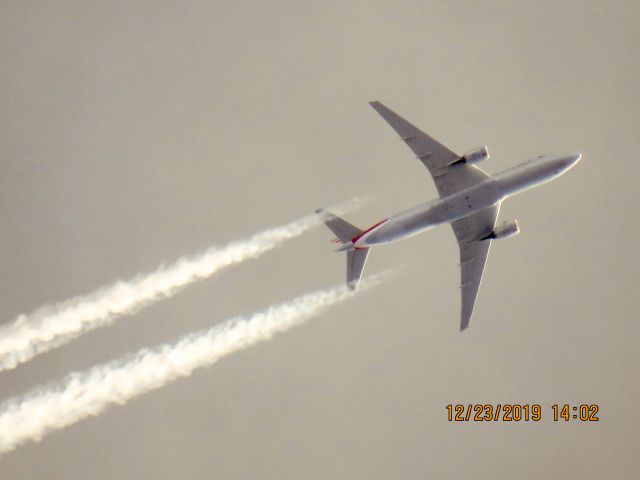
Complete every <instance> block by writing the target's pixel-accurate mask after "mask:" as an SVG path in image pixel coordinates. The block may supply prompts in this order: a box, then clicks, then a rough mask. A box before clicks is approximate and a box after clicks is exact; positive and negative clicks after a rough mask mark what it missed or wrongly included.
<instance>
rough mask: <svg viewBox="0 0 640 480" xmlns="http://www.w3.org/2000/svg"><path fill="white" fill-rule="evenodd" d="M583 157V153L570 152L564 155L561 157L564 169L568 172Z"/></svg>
mask: <svg viewBox="0 0 640 480" xmlns="http://www.w3.org/2000/svg"><path fill="white" fill-rule="evenodd" d="M581 158H582V154H581V153H570V154H568V155H563V156H562V157H560V159H559V160H560V165H561V166H562V171H563V172H566V171H567V170H569V169H570V168H571V167H573V166H574V165H575V164H576V163H578V162H579V161H580V159H581Z"/></svg>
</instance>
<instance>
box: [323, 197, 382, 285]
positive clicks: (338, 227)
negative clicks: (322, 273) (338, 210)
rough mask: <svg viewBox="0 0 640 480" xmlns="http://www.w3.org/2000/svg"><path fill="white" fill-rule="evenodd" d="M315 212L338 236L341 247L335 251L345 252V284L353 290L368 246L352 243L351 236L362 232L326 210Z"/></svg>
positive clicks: (360, 273)
mask: <svg viewBox="0 0 640 480" xmlns="http://www.w3.org/2000/svg"><path fill="white" fill-rule="evenodd" d="M316 213H317V214H318V215H320V218H321V219H322V221H324V223H325V225H326V226H327V227H329V230H331V231H332V232H333V233H334V235H335V236H336V237H338V241H339V243H340V244H341V245H342V247H340V248H339V249H338V250H336V251H338V252H346V253H347V286H348V287H349V288H350V289H351V290H355V289H356V288H357V287H358V283H359V282H360V278H361V277H362V271H363V270H364V264H365V262H366V261H367V257H368V256H369V249H368V248H360V247H356V246H355V245H353V238H355V237H357V236H358V235H360V234H362V230H360V229H359V228H358V227H356V226H354V225H352V224H350V223H349V222H347V221H346V220H343V219H342V218H340V217H338V216H336V215H334V214H333V213H331V212H328V211H327V210H322V209H320V210H316Z"/></svg>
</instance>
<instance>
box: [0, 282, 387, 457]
mask: <svg viewBox="0 0 640 480" xmlns="http://www.w3.org/2000/svg"><path fill="white" fill-rule="evenodd" d="M381 278H382V277H377V279H373V280H367V281H365V282H361V285H363V286H371V285H373V284H374V283H377V282H379V280H380V279H381ZM352 295H353V292H352V291H350V290H349V289H347V288H346V287H335V288H332V289H329V290H320V291H317V292H314V293H309V294H307V295H303V296H301V297H298V298H296V299H294V300H292V301H289V302H286V303H282V304H280V305H277V306H272V307H269V308H268V309H266V310H264V311H262V312H258V313H255V314H253V315H252V316H251V317H249V318H242V317H239V318H234V319H231V320H227V321H225V322H223V323H221V324H218V325H216V326H214V327H212V328H210V329H208V330H205V331H202V332H199V333H192V334H189V335H186V336H184V337H182V338H180V339H179V340H178V341H177V342H176V343H174V344H165V345H161V346H158V347H155V348H152V349H148V348H145V349H142V350H140V351H139V352H137V353H136V354H133V355H129V356H127V357H124V358H122V359H119V360H114V361H112V362H109V363H106V364H103V365H98V366H96V367H93V368H91V369H89V370H86V371H85V372H82V373H72V374H70V375H68V376H67V377H66V378H65V379H63V380H62V381H60V382H58V383H57V384H54V385H51V386H48V387H44V388H40V389H36V390H34V391H32V392H31V393H29V394H27V395H25V396H24V397H18V398H14V399H10V400H8V401H7V402H5V403H4V404H3V405H1V406H0V454H1V453H3V452H8V451H10V450H13V449H14V448H16V447H17V446H19V445H21V444H23V443H26V442H28V441H39V440H40V439H41V438H42V437H43V436H45V435H47V434H49V433H51V432H53V431H55V430H58V429H61V428H64V427H66V426H69V425H71V424H73V423H76V422H78V421H80V420H82V419H84V418H87V417H89V416H92V415H99V414H100V413H102V412H103V411H104V410H105V409H107V408H108V407H109V406H111V405H113V404H124V403H126V402H127V401H129V400H131V399H132V398H135V397H137V396H139V395H142V394H143V393H146V392H149V391H151V390H155V389H158V388H160V387H162V386H164V385H166V384H167V383H169V382H171V381H173V380H176V379H178V378H180V377H187V376H189V375H191V373H192V372H193V371H194V370H195V369H196V368H200V367H206V366H209V365H211V364H213V363H215V362H216V361H218V360H219V359H220V358H222V357H224V356H225V355H229V354H231V353H234V352H236V351H238V350H241V349H243V348H247V347H249V346H251V345H253V344H255V343H257V342H261V341H264V340H269V339H271V337H273V335H275V334H277V333H280V332H284V331H286V330H288V329H290V328H291V327H293V326H295V325H298V324H300V323H302V322H303V321H305V320H307V319H309V318H310V317H312V316H314V315H317V314H319V313H320V312H322V311H323V310H324V309H326V308H327V307H329V306H331V305H334V304H336V303H338V302H341V301H343V300H345V299H347V298H349V297H351V296H352Z"/></svg>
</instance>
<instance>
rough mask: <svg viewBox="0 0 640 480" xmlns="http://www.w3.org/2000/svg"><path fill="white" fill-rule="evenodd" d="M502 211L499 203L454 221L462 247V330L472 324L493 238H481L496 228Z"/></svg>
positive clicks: (457, 237) (455, 231)
mask: <svg viewBox="0 0 640 480" xmlns="http://www.w3.org/2000/svg"><path fill="white" fill-rule="evenodd" d="M499 212H500V204H497V205H494V206H492V207H489V208H485V209H484V210H480V211H479V212H476V213H474V214H473V215H470V216H468V217H465V218H461V219H460V220H456V221H455V222H453V223H452V224H451V226H452V227H453V233H455V235H456V239H457V240H458V246H459V247H460V277H461V283H460V293H461V295H462V310H461V314H460V331H462V330H464V329H465V328H467V327H468V326H469V320H471V314H472V313H473V306H474V305H475V303H476V297H477V296H478V289H479V288H480V282H481V281H482V273H483V272H484V266H485V264H486V262H487V256H488V255H489V249H490V248H491V240H490V239H487V240H480V239H481V238H482V237H484V236H486V235H488V234H490V233H491V232H492V231H493V229H494V227H495V224H496V220H497V218H498V213H499Z"/></svg>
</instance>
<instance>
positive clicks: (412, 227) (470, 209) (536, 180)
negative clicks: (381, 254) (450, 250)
mask: <svg viewBox="0 0 640 480" xmlns="http://www.w3.org/2000/svg"><path fill="white" fill-rule="evenodd" d="M578 160H580V154H569V155H544V156H540V157H538V158H535V159H533V160H529V161H528V162H525V163H523V164H521V165H518V166H516V167H512V168H509V169H507V170H505V171H503V172H500V173H498V174H496V175H494V176H492V177H489V178H487V179H486V180H485V181H483V182H481V183H479V184H477V185H475V186H473V187H471V188H468V189H466V190H462V191H460V192H457V193H454V194H453V195H450V196H448V197H443V198H440V199H438V200H434V201H432V202H428V203H424V204H421V205H418V206H417V207H414V208H411V209H409V210H406V211H404V212H401V213H398V214H397V215H394V216H392V217H390V218H388V219H387V220H384V221H382V222H380V223H379V224H376V225H374V226H373V227H371V228H369V229H368V230H365V232H364V233H363V234H362V235H360V236H358V237H356V238H354V239H353V245H354V246H355V247H371V246H373V245H379V244H382V243H389V242H394V241H397V240H400V239H403V238H406V237H410V236H412V235H416V234H418V233H421V232H423V231H425V230H427V229H429V228H432V227H435V226H436V225H440V224H443V223H451V222H454V221H456V220H459V219H461V218H464V217H467V216H469V215H471V214H473V213H475V212H478V211H479V210H482V209H485V208H487V207H490V206H492V205H496V204H499V203H500V202H502V201H503V200H504V199H505V198H507V197H508V196H511V195H514V194H516V193H520V192H523V191H525V190H528V189H529V188H532V187H535V186H537V185H541V184H543V183H546V182H548V181H550V180H553V179H555V178H557V177H559V176H560V175H562V174H563V173H564V172H566V171H567V170H569V169H570V168H571V167H572V166H573V165H575V164H576V163H577V162H578ZM447 168H457V167H456V166H455V165H453V166H451V167H447Z"/></svg>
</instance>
